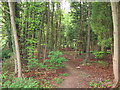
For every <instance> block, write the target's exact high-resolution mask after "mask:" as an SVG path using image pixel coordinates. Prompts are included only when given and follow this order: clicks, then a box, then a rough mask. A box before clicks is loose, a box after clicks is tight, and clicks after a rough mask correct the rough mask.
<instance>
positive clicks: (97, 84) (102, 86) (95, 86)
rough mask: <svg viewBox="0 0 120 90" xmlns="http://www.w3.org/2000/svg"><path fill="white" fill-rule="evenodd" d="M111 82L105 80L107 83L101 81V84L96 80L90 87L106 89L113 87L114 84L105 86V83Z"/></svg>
mask: <svg viewBox="0 0 120 90" xmlns="http://www.w3.org/2000/svg"><path fill="white" fill-rule="evenodd" d="M109 81H110V80H105V81H99V82H95V81H94V80H92V81H91V82H90V83H89V86H90V87H91V88H106V87H107V86H112V84H108V85H107V86H105V85H104V83H106V82H109Z"/></svg>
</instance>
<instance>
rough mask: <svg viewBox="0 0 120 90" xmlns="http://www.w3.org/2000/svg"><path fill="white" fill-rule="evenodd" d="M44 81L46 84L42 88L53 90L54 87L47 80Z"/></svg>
mask: <svg viewBox="0 0 120 90" xmlns="http://www.w3.org/2000/svg"><path fill="white" fill-rule="evenodd" d="M42 81H43V82H44V84H41V86H40V87H41V88H51V87H52V85H51V84H50V82H49V81H48V80H46V79H42Z"/></svg>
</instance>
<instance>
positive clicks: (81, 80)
mask: <svg viewBox="0 0 120 90" xmlns="http://www.w3.org/2000/svg"><path fill="white" fill-rule="evenodd" d="M77 65H79V63H78V62H76V61H74V60H69V61H68V62H65V66H66V67H65V69H64V72H65V73H68V74H69V76H67V77H66V78H65V79H64V80H63V81H62V83H61V84H60V85H59V88H88V87H89V83H86V82H89V81H90V79H89V78H90V75H89V74H88V73H87V72H85V71H81V70H80V69H78V68H76V67H77Z"/></svg>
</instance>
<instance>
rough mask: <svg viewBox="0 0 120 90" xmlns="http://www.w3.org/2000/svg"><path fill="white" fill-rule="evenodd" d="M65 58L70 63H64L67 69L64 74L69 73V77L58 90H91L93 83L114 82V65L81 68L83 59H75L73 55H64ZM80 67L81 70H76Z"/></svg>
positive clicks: (95, 65) (94, 65) (63, 70)
mask: <svg viewBox="0 0 120 90" xmlns="http://www.w3.org/2000/svg"><path fill="white" fill-rule="evenodd" d="M63 57H65V58H67V59H69V61H68V62H65V63H64V64H65V68H64V69H62V72H63V73H68V74H69V76H67V77H65V78H64V80H63V81H62V83H61V84H60V85H58V88H89V87H90V86H89V84H90V82H91V81H95V82H99V81H104V80H112V79H111V78H112V77H113V75H112V74H111V73H112V70H111V68H112V67H111V65H112V64H109V66H106V67H101V66H99V65H97V64H91V65H88V66H81V65H80V62H81V61H82V60H83V59H74V58H73V56H72V55H64V56H63ZM105 60H106V59H105ZM78 66H79V68H76V67H78ZM108 70H109V71H108Z"/></svg>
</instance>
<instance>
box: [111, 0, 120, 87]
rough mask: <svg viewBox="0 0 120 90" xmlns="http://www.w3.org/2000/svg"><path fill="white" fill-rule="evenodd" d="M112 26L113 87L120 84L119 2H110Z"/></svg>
mask: <svg viewBox="0 0 120 90" xmlns="http://www.w3.org/2000/svg"><path fill="white" fill-rule="evenodd" d="M111 6H112V16H113V26H114V32H113V34H114V57H113V73H114V86H116V85H117V84H118V83H119V82H120V2H111Z"/></svg>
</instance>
